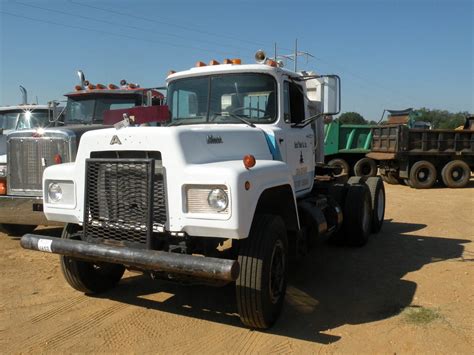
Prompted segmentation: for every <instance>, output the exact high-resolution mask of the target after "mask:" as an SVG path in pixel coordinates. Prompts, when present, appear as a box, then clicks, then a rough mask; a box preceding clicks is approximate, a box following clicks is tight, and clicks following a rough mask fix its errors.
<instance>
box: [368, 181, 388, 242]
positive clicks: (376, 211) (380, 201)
mask: <svg viewBox="0 0 474 355" xmlns="http://www.w3.org/2000/svg"><path fill="white" fill-rule="evenodd" d="M366 184H367V186H368V187H369V190H370V197H371V200H372V232H374V233H377V232H379V231H380V229H382V224H383V220H384V217H385V187H384V185H383V182H382V179H381V178H379V177H370V178H368V179H367V182H366Z"/></svg>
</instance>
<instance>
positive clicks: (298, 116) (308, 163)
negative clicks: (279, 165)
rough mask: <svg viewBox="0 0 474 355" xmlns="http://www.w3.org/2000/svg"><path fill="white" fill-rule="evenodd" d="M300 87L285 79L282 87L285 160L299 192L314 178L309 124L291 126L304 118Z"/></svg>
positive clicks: (311, 184)
mask: <svg viewBox="0 0 474 355" xmlns="http://www.w3.org/2000/svg"><path fill="white" fill-rule="evenodd" d="M302 90H303V89H302V88H301V87H300V86H298V85H297V84H295V83H290V82H287V81H285V82H284V87H283V100H284V111H283V114H284V119H285V122H286V123H287V124H288V129H287V130H286V132H287V133H286V162H287V164H288V166H290V168H291V170H292V173H293V181H294V184H295V191H296V192H301V191H304V190H307V189H310V188H311V187H312V186H313V178H314V132H313V130H312V129H311V125H308V126H306V127H304V128H297V127H293V128H292V127H291V125H292V124H294V123H299V122H301V121H303V120H304V119H305V103H304V96H303V93H302Z"/></svg>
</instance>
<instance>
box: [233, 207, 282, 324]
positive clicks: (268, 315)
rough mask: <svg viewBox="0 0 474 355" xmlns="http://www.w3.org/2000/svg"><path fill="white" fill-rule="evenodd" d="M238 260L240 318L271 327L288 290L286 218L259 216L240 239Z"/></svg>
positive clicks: (237, 292) (237, 294)
mask: <svg viewBox="0 0 474 355" xmlns="http://www.w3.org/2000/svg"><path fill="white" fill-rule="evenodd" d="M238 261H239V264H240V275H239V278H238V279H237V281H236V296H237V297H236V298H237V308H238V310H239V315H240V319H241V321H242V323H244V324H245V325H246V326H248V327H250V328H253V329H266V328H269V327H271V326H272V325H273V324H274V323H275V321H276V320H277V318H278V316H279V315H280V313H281V309H282V306H283V300H284V298H285V293H286V282H287V275H286V274H287V265H288V241H287V237H286V229H285V224H284V222H283V220H282V219H281V218H280V217H278V216H272V215H256V216H255V218H254V221H253V223H252V227H251V230H250V234H249V236H248V238H247V239H244V240H242V241H241V242H240V246H239V256H238Z"/></svg>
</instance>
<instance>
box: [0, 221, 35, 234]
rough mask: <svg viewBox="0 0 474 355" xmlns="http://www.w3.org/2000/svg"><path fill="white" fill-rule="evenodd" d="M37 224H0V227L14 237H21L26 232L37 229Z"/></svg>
mask: <svg viewBox="0 0 474 355" xmlns="http://www.w3.org/2000/svg"><path fill="white" fill-rule="evenodd" d="M36 227H37V226H30V225H24V224H8V223H4V224H0V228H1V229H3V230H4V231H5V232H7V234H8V235H11V236H13V237H20V236H23V235H24V234H27V233H31V232H33V231H34V230H35V228H36Z"/></svg>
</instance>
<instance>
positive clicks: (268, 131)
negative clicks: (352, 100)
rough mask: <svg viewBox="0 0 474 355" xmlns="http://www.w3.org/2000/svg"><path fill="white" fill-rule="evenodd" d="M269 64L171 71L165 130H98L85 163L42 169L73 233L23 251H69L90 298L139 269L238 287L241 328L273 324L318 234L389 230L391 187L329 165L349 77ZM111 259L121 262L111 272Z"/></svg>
mask: <svg viewBox="0 0 474 355" xmlns="http://www.w3.org/2000/svg"><path fill="white" fill-rule="evenodd" d="M256 58H257V63H256V64H241V61H240V59H234V60H226V61H224V64H219V63H217V62H216V61H211V62H210V63H209V65H205V64H204V63H202V62H198V63H197V64H196V67H194V68H191V69H189V70H185V71H181V72H175V73H171V74H170V75H169V76H168V77H167V87H168V90H167V103H166V104H167V107H168V110H169V114H170V121H169V124H168V125H167V126H165V127H133V126H128V127H124V125H117V126H116V127H114V128H109V129H103V130H99V131H91V132H87V133H85V134H84V136H83V137H82V140H81V144H80V145H79V149H78V152H77V158H76V161H75V162H74V163H70V164H63V165H57V166H51V167H48V168H47V169H46V170H45V172H44V175H43V189H44V211H45V214H46V216H47V218H48V219H49V220H54V221H59V222H63V223H66V227H65V229H64V233H63V238H61V239H57V238H56V239H54V238H49V237H45V236H39V235H33V234H27V235H25V236H23V237H22V242H21V243H22V246H23V247H24V248H27V249H33V250H40V251H46V252H53V253H58V254H60V255H62V256H61V260H62V261H61V262H62V265H63V266H64V269H63V270H65V272H64V275H65V278H66V280H67V281H68V283H69V284H70V285H71V286H72V287H74V288H75V289H77V290H79V291H82V292H92V293H94V292H102V291H104V290H106V289H110V288H112V287H113V286H114V285H116V284H117V282H119V280H120V278H121V277H122V274H123V272H124V270H125V269H126V268H128V269H133V270H139V271H142V272H144V273H147V274H150V275H151V276H152V277H153V278H165V279H169V280H176V281H180V282H193V283H195V282H203V283H206V284H211V285H215V286H217V285H223V284H228V283H233V284H235V289H236V297H237V308H238V311H239V314H240V317H241V320H242V322H243V323H244V324H245V325H247V326H249V327H251V328H257V329H263V328H268V327H270V326H271V325H272V324H273V323H274V322H275V321H276V319H277V318H278V315H279V313H280V311H281V307H282V305H283V300H284V295H285V290H286V282H287V281H286V277H287V276H286V274H287V273H286V272H287V265H288V261H289V260H290V259H291V260H293V259H297V258H301V257H303V255H304V254H305V252H306V250H307V248H308V247H309V245H311V244H312V241H313V240H314V239H315V238H321V237H332V238H334V239H335V240H338V241H343V242H345V243H347V244H351V245H363V244H365V243H366V242H367V238H368V236H369V234H370V233H371V232H377V231H378V230H380V228H381V224H382V222H383V214H384V208H385V195H384V192H383V191H384V190H383V184H382V183H381V181H380V179H377V178H370V179H372V180H370V179H369V180H370V182H369V180H367V183H366V182H365V181H362V180H357V181H352V182H351V184H338V183H337V181H336V180H334V179H333V176H332V174H331V168H329V167H325V166H323V165H321V164H320V163H318V159H319V158H318V157H319V156H320V154H321V151H322V144H323V133H324V132H323V122H322V119H321V118H322V117H323V116H324V115H325V114H336V113H337V112H338V111H339V107H340V105H339V103H340V97H339V90H340V84H339V78H338V77H337V76H335V75H326V76H322V75H317V74H314V73H308V72H293V71H290V70H286V69H284V68H282V67H280V66H279V65H278V63H277V62H276V61H275V60H273V59H269V58H266V56H265V55H262V53H257V55H256ZM125 126H126V125H125ZM371 191H373V192H371ZM349 231H350V233H349ZM79 260H87V262H81V261H79ZM99 263H105V264H100V265H108V266H107V269H106V270H105V269H104V270H102V271H103V272H102V271H101V272H100V274H99V272H98V271H97V270H98V269H97V265H99ZM99 269H100V266H99ZM79 273H80V274H81V276H79Z"/></svg>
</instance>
